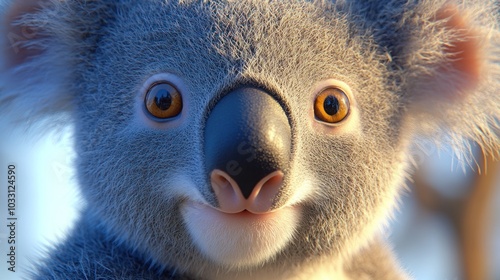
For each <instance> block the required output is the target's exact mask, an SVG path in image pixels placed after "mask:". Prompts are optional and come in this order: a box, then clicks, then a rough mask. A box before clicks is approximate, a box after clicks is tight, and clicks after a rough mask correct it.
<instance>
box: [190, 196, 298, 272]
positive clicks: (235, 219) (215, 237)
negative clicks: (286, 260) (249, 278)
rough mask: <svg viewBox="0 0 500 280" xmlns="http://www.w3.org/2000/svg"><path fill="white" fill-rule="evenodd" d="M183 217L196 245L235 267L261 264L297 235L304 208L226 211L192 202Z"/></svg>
mask: <svg viewBox="0 0 500 280" xmlns="http://www.w3.org/2000/svg"><path fill="white" fill-rule="evenodd" d="M182 217H183V219H184V222H185V224H186V226H187V228H188V231H189V233H190V235H191V238H192V239H193V241H194V243H195V244H196V246H197V247H198V248H199V249H200V251H201V252H202V253H204V254H205V255H206V256H207V257H209V258H210V259H211V260H213V261H215V262H217V263H220V264H223V265H226V266H228V267H231V268H244V267H249V266H255V265H259V264H261V263H264V262H266V261H267V260H269V259H271V258H272V257H274V256H275V255H276V254H277V253H278V252H279V251H280V250H281V249H283V247H285V246H286V245H287V244H288V243H289V242H290V240H291V239H292V238H293V234H294V232H295V228H296V227H297V225H298V224H299V220H300V209H299V208H297V207H289V208H283V209H280V210H277V211H275V212H272V213H268V214H260V215H258V214H251V213H249V212H243V213H239V214H226V213H222V212H220V211H217V210H216V209H213V208H211V207H209V206H206V205H203V204H199V203H195V202H188V203H185V204H184V205H183V207H182Z"/></svg>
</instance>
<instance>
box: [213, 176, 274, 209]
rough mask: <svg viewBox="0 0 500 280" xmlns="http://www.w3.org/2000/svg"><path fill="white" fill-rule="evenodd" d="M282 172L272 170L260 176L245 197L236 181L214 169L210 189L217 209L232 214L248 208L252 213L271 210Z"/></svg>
mask: <svg viewBox="0 0 500 280" xmlns="http://www.w3.org/2000/svg"><path fill="white" fill-rule="evenodd" d="M283 178H284V174H283V172H281V171H274V172H272V173H270V174H268V175H267V176H265V177H264V178H262V179H261V180H260V181H259V182H258V183H257V184H256V185H255V186H254V188H253V190H252V193H251V194H250V196H249V197H248V199H245V197H244V196H243V194H242V192H241V189H240V187H239V186H238V183H236V181H235V180H234V179H233V178H232V177H231V176H230V175H229V174H227V173H226V172H224V171H222V170H220V169H215V170H213V171H212V173H211V174H210V182H211V184H212V189H213V191H214V194H215V196H216V198H217V201H218V203H219V207H218V208H219V210H220V211H222V212H225V213H229V214H233V213H240V212H242V211H245V210H248V211H249V212H252V213H254V214H263V213H268V212H269V211H271V209H272V206H273V204H274V201H275V199H276V197H277V196H278V195H279V191H280V189H281V187H282V185H283Z"/></svg>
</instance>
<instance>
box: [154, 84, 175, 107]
mask: <svg viewBox="0 0 500 280" xmlns="http://www.w3.org/2000/svg"><path fill="white" fill-rule="evenodd" d="M155 104H156V106H158V108H159V109H160V110H162V111H165V110H168V108H170V106H172V95H171V94H170V92H169V91H168V90H166V89H160V90H158V91H157V92H156V96H155Z"/></svg>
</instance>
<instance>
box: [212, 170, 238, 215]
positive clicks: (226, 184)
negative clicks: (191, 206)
mask: <svg viewBox="0 0 500 280" xmlns="http://www.w3.org/2000/svg"><path fill="white" fill-rule="evenodd" d="M210 182H211V184H212V189H213V190H214V193H215V196H216V197H217V200H218V202H219V208H220V210H221V211H223V212H226V213H238V212H241V211H243V210H245V207H244V205H243V203H242V200H243V198H242V195H241V191H240V189H239V187H238V184H237V183H236V182H235V181H234V180H233V178H231V176H229V175H228V174H227V173H226V172H224V171H222V170H219V169H216V170H214V171H212V174H211V175H210Z"/></svg>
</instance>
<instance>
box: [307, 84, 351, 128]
mask: <svg viewBox="0 0 500 280" xmlns="http://www.w3.org/2000/svg"><path fill="white" fill-rule="evenodd" d="M349 108H350V104H349V98H348V97H347V94H346V93H345V92H343V91H342V90H341V89H339V88H335V87H330V88H326V89H324V90H323V91H321V93H320V94H318V96H317V97H316V100H315V101H314V115H315V116H316V118H317V119H318V120H320V121H323V122H327V123H338V122H341V121H342V120H343V119H345V117H347V115H348V114H349Z"/></svg>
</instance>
